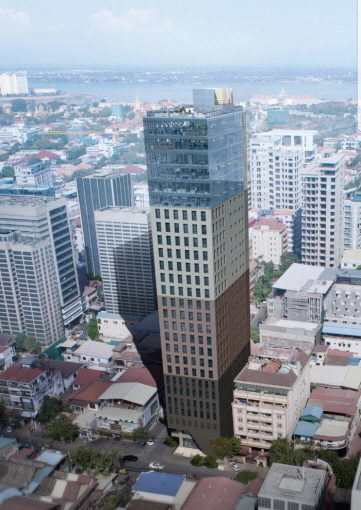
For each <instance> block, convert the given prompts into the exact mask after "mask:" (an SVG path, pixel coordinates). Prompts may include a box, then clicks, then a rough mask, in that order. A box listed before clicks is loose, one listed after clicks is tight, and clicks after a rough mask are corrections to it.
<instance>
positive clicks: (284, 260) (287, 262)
mask: <svg viewBox="0 0 361 510" xmlns="http://www.w3.org/2000/svg"><path fill="white" fill-rule="evenodd" d="M295 262H300V258H299V257H298V255H296V253H293V252H291V251H289V252H286V253H282V255H281V264H280V272H282V273H284V272H285V271H287V269H288V268H289V267H290V266H292V264H294V263H295Z"/></svg>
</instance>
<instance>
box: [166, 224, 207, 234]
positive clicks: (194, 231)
mask: <svg viewBox="0 0 361 510" xmlns="http://www.w3.org/2000/svg"><path fill="white" fill-rule="evenodd" d="M156 228H157V232H162V224H161V222H160V221H157V223H156ZM173 229H174V232H175V233H176V234H179V233H180V227H179V223H173ZM165 231H166V232H169V233H170V232H171V224H170V223H166V224H165ZM199 233H202V235H207V226H206V225H201V230H200V232H199ZM183 234H189V225H188V224H187V223H184V224H183ZM192 234H198V225H197V224H196V223H193V224H192Z"/></svg>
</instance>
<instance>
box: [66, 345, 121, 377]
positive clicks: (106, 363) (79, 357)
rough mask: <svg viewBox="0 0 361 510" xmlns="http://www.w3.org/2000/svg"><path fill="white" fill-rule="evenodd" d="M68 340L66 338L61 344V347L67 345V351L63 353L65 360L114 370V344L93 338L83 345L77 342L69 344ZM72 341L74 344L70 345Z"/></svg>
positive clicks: (99, 368)
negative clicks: (96, 340)
mask: <svg viewBox="0 0 361 510" xmlns="http://www.w3.org/2000/svg"><path fill="white" fill-rule="evenodd" d="M67 342H68V341H67V340H66V341H65V342H64V343H63V344H60V346H59V347H60V348H61V347H65V351H64V352H63V353H62V356H63V359H64V361H73V362H74V363H81V364H82V365H83V366H86V367H91V368H96V369H98V370H103V371H104V370H108V371H109V370H112V368H113V358H112V356H113V349H114V345H110V344H107V343H105V342H95V341H93V340H87V341H86V342H84V343H82V344H81V345H78V344H77V343H76V342H69V344H68V343H67ZM71 343H72V344H73V345H70V344H71Z"/></svg>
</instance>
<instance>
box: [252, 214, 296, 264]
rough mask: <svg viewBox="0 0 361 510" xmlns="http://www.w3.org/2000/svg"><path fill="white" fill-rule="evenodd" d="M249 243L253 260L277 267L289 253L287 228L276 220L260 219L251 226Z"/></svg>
mask: <svg viewBox="0 0 361 510" xmlns="http://www.w3.org/2000/svg"><path fill="white" fill-rule="evenodd" d="M249 242H250V245H251V258H252V259H255V260H258V259H259V260H262V261H263V262H272V263H273V264H274V265H275V266H276V267H277V266H279V265H280V263H281V256H282V254H283V253H286V252H287V251H288V231H287V227H286V225H284V224H283V223H281V222H280V221H278V220H275V219H271V218H259V220H255V221H254V222H252V223H251V224H250V227H249Z"/></svg>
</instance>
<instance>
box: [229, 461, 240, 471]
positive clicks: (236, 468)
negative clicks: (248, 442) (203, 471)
mask: <svg viewBox="0 0 361 510" xmlns="http://www.w3.org/2000/svg"><path fill="white" fill-rule="evenodd" d="M229 465H230V466H231V468H232V469H233V471H239V470H240V469H241V466H240V464H238V462H230V463H229Z"/></svg>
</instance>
